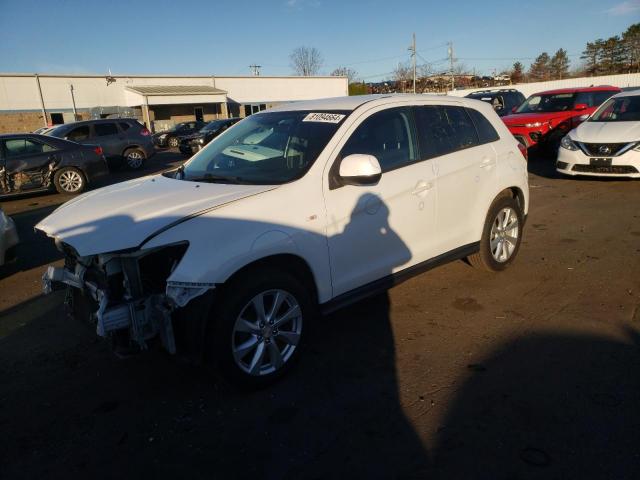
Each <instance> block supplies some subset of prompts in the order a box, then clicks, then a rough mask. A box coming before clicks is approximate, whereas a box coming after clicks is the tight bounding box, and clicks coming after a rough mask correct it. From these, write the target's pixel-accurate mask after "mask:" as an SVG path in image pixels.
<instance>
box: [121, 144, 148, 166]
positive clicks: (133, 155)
mask: <svg viewBox="0 0 640 480" xmlns="http://www.w3.org/2000/svg"><path fill="white" fill-rule="evenodd" d="M123 156H124V162H125V164H126V165H127V168H129V169H131V170H139V169H141V168H142V166H143V165H144V162H145V160H146V159H147V156H146V155H145V153H144V151H143V150H142V149H140V148H129V149H128V150H126V151H125V152H124V155H123Z"/></svg>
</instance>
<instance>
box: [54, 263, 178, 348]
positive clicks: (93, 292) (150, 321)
mask: <svg viewBox="0 0 640 480" xmlns="http://www.w3.org/2000/svg"><path fill="white" fill-rule="evenodd" d="M85 272H86V268H84V267H82V266H81V265H78V266H77V267H76V269H75V271H74V272H71V271H69V270H68V269H66V268H61V267H53V266H49V267H48V268H47V270H46V272H45V273H44V275H43V277H42V287H43V292H44V293H45V294H48V293H51V292H53V291H54V290H59V289H60V288H65V287H66V288H73V289H77V290H78V291H80V292H82V294H84V295H88V296H89V297H90V298H91V299H92V300H93V301H94V302H95V304H96V305H97V306H98V308H97V310H95V311H94V312H92V313H91V318H90V319H88V320H91V321H93V322H95V323H96V333H97V334H98V335H99V336H101V337H107V336H109V335H110V334H111V333H113V332H116V331H119V330H126V331H128V333H129V336H130V338H131V340H132V341H133V342H135V343H136V344H137V345H138V347H139V348H140V349H141V350H146V349H147V342H148V341H149V340H150V339H152V338H154V337H159V338H160V340H161V342H162V345H163V346H164V348H165V349H166V350H167V351H168V352H169V353H171V354H174V353H175V352H176V345H175V338H174V335H173V324H172V321H171V313H172V311H173V308H172V307H171V305H170V303H169V302H168V301H167V298H166V296H165V295H148V296H145V297H143V298H138V299H127V300H124V301H117V302H111V301H110V299H109V296H108V293H107V292H106V291H105V290H104V289H101V288H100V287H99V286H98V285H97V284H95V283H93V282H90V281H87V280H85V279H84V275H85ZM73 307H74V306H73V305H71V309H72V311H73V313H74V315H75V314H76V312H75V311H74V308H73Z"/></svg>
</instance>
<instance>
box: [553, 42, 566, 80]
mask: <svg viewBox="0 0 640 480" xmlns="http://www.w3.org/2000/svg"><path fill="white" fill-rule="evenodd" d="M549 68H550V70H551V78H554V79H559V80H561V79H563V78H567V76H568V74H569V57H568V56H567V51H566V50H564V49H563V48H561V49H560V50H558V51H557V52H556V53H555V54H554V55H553V58H552V59H551V61H550V62H549Z"/></svg>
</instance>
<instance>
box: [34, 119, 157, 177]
mask: <svg viewBox="0 0 640 480" xmlns="http://www.w3.org/2000/svg"><path fill="white" fill-rule="evenodd" d="M46 135H50V136H52V137H58V138H64V139H65V140H71V141H72V142H76V143H81V144H84V145H99V146H100V147H102V150H103V151H104V156H105V157H106V158H107V161H108V162H109V167H117V166H120V165H122V164H124V165H126V166H127V167H128V168H130V169H132V170H138V169H140V168H142V166H143V165H144V162H145V160H147V159H148V158H149V157H151V156H152V155H153V154H154V153H155V148H154V146H153V139H152V137H151V133H150V132H149V130H147V129H146V128H145V127H144V125H142V124H141V123H140V122H138V121H137V120H134V119H131V118H109V119H103V120H86V121H82V122H73V123H66V124H64V125H59V126H57V127H54V128H52V129H51V130H49V131H47V132H46Z"/></svg>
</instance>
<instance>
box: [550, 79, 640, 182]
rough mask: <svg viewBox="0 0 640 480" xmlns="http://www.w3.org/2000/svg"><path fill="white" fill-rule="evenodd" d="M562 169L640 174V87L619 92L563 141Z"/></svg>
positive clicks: (574, 172)
mask: <svg viewBox="0 0 640 480" xmlns="http://www.w3.org/2000/svg"><path fill="white" fill-rule="evenodd" d="M556 168H557V170H558V172H560V173H563V174H565V175H592V176H607V177H609V176H610V177H632V178H640V90H635V91H631V92H625V93H619V94H617V95H615V96H613V97H611V98H610V99H609V100H607V101H606V102H605V103H603V104H602V105H601V106H600V108H599V109H598V110H596V112H595V113H594V114H593V115H591V116H590V117H589V118H588V119H587V120H586V121H585V122H584V123H582V124H581V125H580V126H579V127H578V128H576V129H574V130H572V131H571V132H569V134H567V135H566V136H565V137H564V138H563V139H562V141H561V142H560V150H559V152H558V161H557V163H556Z"/></svg>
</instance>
